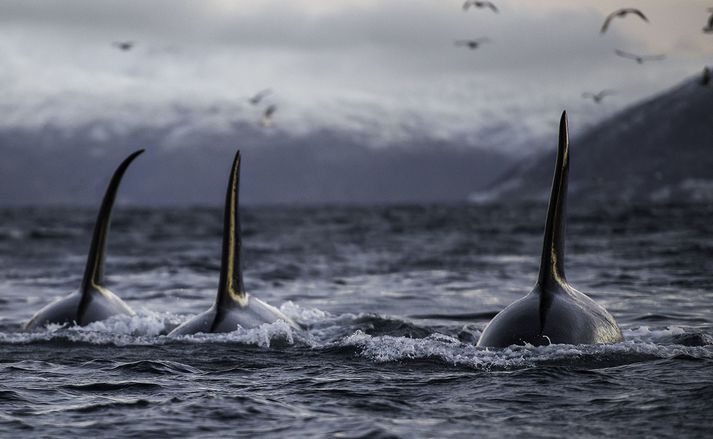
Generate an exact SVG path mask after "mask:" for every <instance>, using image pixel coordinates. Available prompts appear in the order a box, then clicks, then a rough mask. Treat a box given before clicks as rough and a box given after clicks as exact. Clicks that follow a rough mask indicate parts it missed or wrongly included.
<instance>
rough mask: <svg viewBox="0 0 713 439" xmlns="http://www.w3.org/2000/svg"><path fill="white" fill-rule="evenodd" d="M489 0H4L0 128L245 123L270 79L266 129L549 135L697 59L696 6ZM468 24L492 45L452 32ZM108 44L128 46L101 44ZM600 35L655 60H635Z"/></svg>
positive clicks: (466, 29) (698, 63) (634, 96)
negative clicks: (468, 0) (478, 3)
mask: <svg viewBox="0 0 713 439" xmlns="http://www.w3.org/2000/svg"><path fill="white" fill-rule="evenodd" d="M494 3H495V4H496V5H497V6H498V7H499V9H500V13H498V14H495V13H493V12H491V11H489V10H485V9H474V8H472V9H470V10H469V11H467V12H464V11H463V10H462V1H460V0H381V1H376V0H339V1H335V0H290V1H284V0H280V1H277V0H255V1H236V0H196V1H177V0H152V1H146V0H118V1H94V0H63V1H49V0H48V1H36V0H3V1H2V2H0V87H2V96H3V99H2V101H1V102H0V109H1V110H2V111H3V117H2V118H0V126H5V127H8V126H10V127H14V126H24V127H30V128H31V127H37V126H43V125H45V124H48V123H50V124H56V125H60V126H76V125H77V124H83V123H87V122H91V121H93V120H95V119H104V120H109V121H111V122H112V123H114V124H116V126H117V127H130V126H135V125H142V124H143V125H151V124H155V125H161V124H167V123H171V122H172V121H175V120H176V118H177V117H180V116H181V114H184V113H185V112H189V113H190V114H192V115H193V116H192V117H193V118H195V119H200V121H199V122H196V123H205V124H207V126H208V127H209V128H213V129H216V130H219V129H221V127H224V126H227V124H229V123H230V122H231V121H235V120H255V121H257V120H258V118H259V113H260V109H259V108H257V107H254V106H251V105H250V104H249V103H248V102H247V98H248V97H249V96H251V95H252V94H253V93H255V92H256V91H258V90H261V89H264V88H268V87H269V88H271V89H273V90H274V95H272V96H270V97H269V98H268V99H266V103H274V104H276V105H278V112H277V113H276V114H275V128H273V129H276V130H283V131H287V132H294V133H297V134H299V133H305V132H309V131H312V130H316V129H321V128H329V129H339V130H344V131H346V132H356V133H360V134H361V135H364V136H366V137H368V138H369V139H371V141H372V142H373V144H375V145H380V144H386V143H388V142H389V141H392V140H394V139H397V140H400V141H402V140H404V139H406V140H407V139H408V137H409V136H422V135H427V136H430V137H432V138H434V139H446V140H453V139H456V140H457V141H460V142H463V143H465V144H468V145H477V146H481V147H492V148H508V147H516V148H517V147H520V146H521V145H522V144H524V143H527V141H528V139H530V138H539V137H538V136H541V135H543V134H545V133H549V134H551V132H552V130H553V127H554V126H555V124H556V121H557V119H558V117H559V113H560V111H561V110H562V109H565V108H566V109H568V111H569V112H570V120H571V123H572V125H573V127H574V128H575V129H577V128H581V127H583V126H586V125H589V124H591V123H593V122H594V121H596V120H598V119H601V118H602V117H604V116H606V115H607V114H610V113H612V112H614V111H615V110H617V109H620V108H622V107H624V106H626V105H627V104H630V103H632V102H634V101H636V100H638V99H640V98H642V97H645V96H647V95H650V94H651V93H654V92H657V91H660V90H662V89H664V88H667V87H669V86H672V85H674V84H675V83H677V82H679V81H680V80H682V79H683V78H684V77H686V76H689V75H691V74H694V73H697V72H699V71H700V70H701V69H702V67H703V65H705V64H706V63H707V64H713V34H704V33H703V32H702V31H701V29H702V28H703V26H704V25H705V23H706V21H707V19H708V14H709V13H708V12H707V8H708V7H710V6H711V5H712V4H711V2H710V1H695V0H686V1H681V0H667V1H666V0H646V1H637V0H629V1H627V2H623V3H622V2H620V1H614V0H578V1H569V0H530V1H526V0H510V1H506V0H500V1H498V0H495V1H494ZM622 6H633V7H639V8H640V9H642V10H643V12H644V13H645V14H646V15H647V16H648V18H649V20H650V22H649V23H644V22H643V21H642V20H640V19H639V18H638V17H635V16H628V17H626V18H624V19H616V20H615V21H614V22H613V23H612V25H611V27H610V29H609V31H608V32H607V33H606V34H605V35H600V34H599V28H600V26H601V24H602V21H603V19H604V17H605V16H606V15H607V14H608V13H609V12H611V11H613V10H615V9H617V8H619V7H622ZM479 37H488V38H490V40H491V41H492V42H491V43H488V44H484V45H483V46H482V47H481V48H479V49H477V50H468V49H466V48H462V47H456V46H455V45H454V40H457V39H468V38H479ZM121 40H131V41H135V42H136V46H135V48H133V49H132V50H130V51H120V50H118V49H116V48H114V47H112V45H111V43H112V42H113V41H121ZM615 48H620V49H624V50H627V51H629V52H635V53H642V54H659V53H664V54H666V55H667V58H666V60H664V61H659V62H651V63H646V64H644V65H638V64H636V63H635V62H633V61H630V60H626V59H623V58H620V57H617V56H616V55H615V54H614V49H615ZM605 88H606V89H612V90H615V92H616V94H615V95H614V96H611V97H609V98H607V99H605V101H604V102H603V103H602V104H600V105H596V104H594V103H592V102H590V101H587V100H584V99H582V97H581V93H582V92H585V91H599V90H601V89H605ZM513 126H516V127H519V128H518V129H516V130H513V128H512V127H513Z"/></svg>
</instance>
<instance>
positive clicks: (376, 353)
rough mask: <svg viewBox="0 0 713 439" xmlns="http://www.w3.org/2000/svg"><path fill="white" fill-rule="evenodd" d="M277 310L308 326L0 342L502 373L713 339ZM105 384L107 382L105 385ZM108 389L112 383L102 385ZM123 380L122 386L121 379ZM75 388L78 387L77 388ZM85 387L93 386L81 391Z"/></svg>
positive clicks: (131, 324)
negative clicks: (294, 354)
mask: <svg viewBox="0 0 713 439" xmlns="http://www.w3.org/2000/svg"><path fill="white" fill-rule="evenodd" d="M281 311H282V312H284V313H285V314H286V315H288V316H289V317H291V318H293V319H295V320H297V321H299V322H300V323H301V324H302V325H303V326H304V327H305V328H306V329H305V330H303V331H300V330H295V329H293V328H292V327H290V326H289V325H288V324H287V323H286V322H284V321H277V322H274V323H266V324H263V325H260V326H259V327H257V328H252V329H244V328H240V327H239V328H237V329H236V330H235V331H233V332H230V333H222V334H195V335H187V336H181V337H170V338H169V337H167V336H166V334H167V333H168V331H170V330H171V329H172V328H174V327H175V326H176V325H178V324H180V323H181V322H182V321H185V320H186V319H188V318H190V317H191V316H181V315H175V314H171V313H155V312H151V311H141V312H139V313H138V314H137V315H135V316H131V317H129V316H115V317H112V318H111V319H108V320H106V321H102V322H96V323H93V324H91V325H88V326H86V327H63V326H59V325H50V326H48V327H47V328H46V329H45V330H44V331H38V332H31V333H24V332H1V333H0V344H32V343H46V344H52V345H62V344H65V343H70V344H77V343H79V344H81V343H86V344H91V345H113V346H160V345H171V344H172V345H176V346H175V349H180V345H186V344H190V345H210V344H233V345H248V346H257V347H259V348H264V349H269V348H283V347H290V346H295V347H298V348H300V349H308V350H317V351H323V352H325V353H328V354H335V355H341V354H345V355H357V356H359V357H361V358H365V359H367V360H370V361H374V362H376V363H388V362H436V363H438V364H443V365H449V366H455V367H467V368H473V369H483V370H507V369H519V368H529V367H535V366H540V365H548V366H557V365H563V366H569V367H580V366H581V367H611V366H616V365H622V364H629V363H635V362H640V361H651V360H656V359H671V358H692V359H706V360H707V359H713V337H711V336H710V335H708V334H705V333H702V332H701V331H698V330H694V329H690V328H688V329H687V328H684V327H680V326H667V327H659V328H657V327H653V328H652V327H648V326H638V327H632V328H628V329H626V330H625V331H624V336H625V340H626V341H624V342H622V343H616V344H611V345H590V346H581V345H579V346H575V345H552V346H542V347H535V346H512V347H509V348H505V349H487V348H479V347H477V346H475V343H476V342H477V339H478V337H479V336H480V332H481V330H482V325H478V324H465V325H464V324H462V323H457V322H451V323H449V324H442V325H440V326H426V325H422V324H419V323H416V322H414V321H411V320H409V319H403V318H398V317H394V316H384V315H378V314H350V313H347V314H339V315H333V314H330V313H328V312H325V311H322V310H319V309H316V308H303V307H300V306H298V305H296V304H294V303H292V302H286V303H285V304H283V305H282V306H281ZM115 367H116V368H118V369H130V370H134V371H139V372H145V373H152V374H163V373H189V374H190V373H201V371H200V370H199V369H196V368H194V367H192V366H187V365H185V364H182V363H175V362H170V361H148V360H145V361H136V362H129V363H123V364H120V365H118V366H115ZM105 384H106V383H105ZM106 385H109V386H111V384H106ZM120 385H121V384H120ZM74 390H83V389H80V388H77V389H74ZM84 390H91V389H88V388H86V389H84Z"/></svg>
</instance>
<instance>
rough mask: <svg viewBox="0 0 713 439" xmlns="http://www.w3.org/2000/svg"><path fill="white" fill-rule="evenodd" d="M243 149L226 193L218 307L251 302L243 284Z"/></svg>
mask: <svg viewBox="0 0 713 439" xmlns="http://www.w3.org/2000/svg"><path fill="white" fill-rule="evenodd" d="M239 192H240V150H238V152H237V153H236V154H235V159H234V160H233V167H232V168H231V169H230V178H229V179H228V190H227V191H226V194H225V212H224V214H223V215H224V219H223V255H222V260H221V264H220V285H219V286H218V297H217V299H216V303H217V305H218V308H222V307H225V306H232V305H235V304H237V305H240V306H244V305H245V304H246V302H247V295H246V294H245V286H244V285H243V268H242V241H241V239H240V211H239V208H238V201H239V196H238V195H239Z"/></svg>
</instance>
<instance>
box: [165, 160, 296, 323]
mask: <svg viewBox="0 0 713 439" xmlns="http://www.w3.org/2000/svg"><path fill="white" fill-rule="evenodd" d="M239 189H240V150H238V152H237V153H236V154H235V159H234V160H233V166H232V168H231V172H230V177H229V179H228V189H227V191H226V195H225V211H224V213H223V252H222V259H221V266H220V281H219V285H218V294H217V296H216V298H215V303H213V306H211V307H210V308H209V309H208V310H207V311H205V312H203V313H201V314H198V315H197V316H195V317H193V318H192V319H190V320H188V321H186V322H184V323H183V324H181V325H180V326H178V327H176V328H175V329H174V330H173V331H171V332H170V333H169V334H168V335H169V337H171V336H178V335H190V334H196V333H219V332H232V331H235V330H237V329H238V326H240V327H242V328H245V329H251V328H255V327H257V326H260V325H261V324H263V323H272V322H276V321H278V320H283V321H285V322H286V323H287V324H288V325H290V326H291V327H293V328H295V329H300V327H299V325H298V324H297V323H295V322H294V321H293V320H292V319H290V318H289V317H287V316H286V315H284V314H283V313H282V312H280V311H279V310H278V309H277V308H275V307H274V306H272V305H269V304H267V303H265V302H263V301H262V300H260V299H258V298H257V297H254V296H252V295H250V294H248V293H247V292H246V291H245V285H244V284H243V270H242V240H241V236H240V211H239V209H238V199H239V197H238V195H239Z"/></svg>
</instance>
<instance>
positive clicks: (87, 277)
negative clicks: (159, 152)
mask: <svg viewBox="0 0 713 439" xmlns="http://www.w3.org/2000/svg"><path fill="white" fill-rule="evenodd" d="M143 152H144V150H143V149H140V150H138V151H135V152H133V153H132V154H131V155H129V156H128V157H127V158H125V159H124V161H123V162H121V164H120V165H119V167H117V168H116V171H114V175H112V177H111V180H110V181H109V186H107V188H106V192H105V193H104V199H103V200H102V204H101V207H100V208H99V214H97V220H96V222H95V223H94V235H93V236H92V244H91V246H90V247H89V255H88V256H87V266H86V268H85V269H84V279H83V280H82V288H81V289H82V292H86V291H89V290H91V289H92V288H96V287H97V286H99V285H101V284H102V283H103V282H104V259H105V256H106V239H107V235H108V234H109V223H110V222H111V209H112V207H114V201H115V200H116V193H117V191H118V190H119V184H120V183H121V178H122V177H123V176H124V173H125V172H126V169H127V168H128V167H129V165H130V164H131V162H132V161H133V160H134V159H135V158H136V157H138V156H139V155H140V154H141V153H143Z"/></svg>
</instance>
